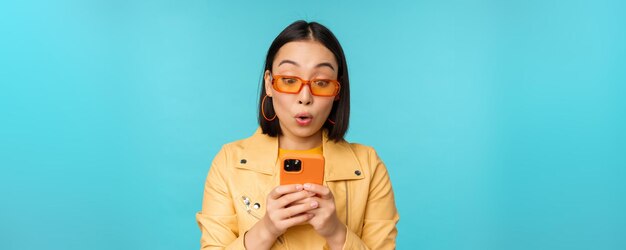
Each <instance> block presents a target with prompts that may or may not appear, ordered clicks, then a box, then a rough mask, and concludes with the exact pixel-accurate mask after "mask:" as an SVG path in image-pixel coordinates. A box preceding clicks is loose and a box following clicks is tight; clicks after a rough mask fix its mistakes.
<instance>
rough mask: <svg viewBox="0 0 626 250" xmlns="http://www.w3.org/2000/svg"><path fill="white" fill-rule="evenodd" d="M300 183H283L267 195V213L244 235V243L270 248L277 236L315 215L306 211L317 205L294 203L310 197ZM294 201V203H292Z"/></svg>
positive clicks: (247, 246) (248, 246)
mask: <svg viewBox="0 0 626 250" xmlns="http://www.w3.org/2000/svg"><path fill="white" fill-rule="evenodd" d="M311 195H312V194H311V193H310V192H307V191H304V190H303V186H302V185H300V184H292V185H282V186H278V187H276V188H274V189H273V190H272V191H271V192H270V193H269V194H268V195H267V202H266V203H265V204H266V209H265V215H264V216H263V218H261V220H260V221H259V222H257V223H256V224H255V225H254V226H253V227H252V228H251V229H250V230H249V231H248V232H247V233H246V235H245V236H244V245H245V246H246V248H252V249H269V248H270V247H271V246H272V245H273V244H274V241H276V238H278V237H279V236H281V235H282V234H284V233H285V231H287V229H288V228H290V227H292V226H294V225H298V224H302V223H306V222H307V221H308V220H309V219H311V218H312V217H313V216H314V215H313V214H311V213H306V212H307V211H310V210H312V209H315V208H316V207H317V206H311V204H310V203H294V202H296V201H299V200H302V199H305V198H308V197H310V196H311ZM292 203H294V204H292Z"/></svg>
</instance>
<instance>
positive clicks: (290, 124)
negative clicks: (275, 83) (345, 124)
mask: <svg viewBox="0 0 626 250" xmlns="http://www.w3.org/2000/svg"><path fill="white" fill-rule="evenodd" d="M270 74H271V75H288V76H297V77H300V78H302V79H304V80H311V79H314V78H317V79H332V80H337V61H336V60H335V56H334V55H333V53H332V52H331V51H330V50H328V49H327V48H326V47H324V45H322V44H321V43H319V42H316V41H308V40H307V41H296V42H289V43H286V44H285V45H283V46H282V47H281V48H280V49H279V50H278V52H277V53H276V56H275V57H274V62H273V64H272V72H269V71H266V72H265V77H264V78H265V91H266V93H267V95H268V96H269V97H272V99H273V105H274V110H275V111H276V115H277V116H278V119H279V123H280V128H281V131H282V132H283V134H284V135H285V136H290V137H291V136H295V137H299V138H307V137H311V136H313V135H315V134H316V133H318V132H320V129H321V128H322V126H323V125H324V122H325V121H326V119H327V118H328V115H329V114H330V111H331V109H332V107H333V101H334V100H335V99H336V98H338V97H323V96H314V95H312V94H311V90H310V87H309V85H305V86H303V87H302V90H301V91H300V93H297V94H288V93H281V92H278V91H276V90H275V89H274V88H273V87H272V82H271V79H272V78H271V76H270Z"/></svg>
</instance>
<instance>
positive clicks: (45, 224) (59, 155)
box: [0, 0, 626, 250]
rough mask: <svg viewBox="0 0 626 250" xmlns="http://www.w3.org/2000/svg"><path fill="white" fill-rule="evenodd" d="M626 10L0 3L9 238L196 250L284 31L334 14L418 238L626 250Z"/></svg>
mask: <svg viewBox="0 0 626 250" xmlns="http://www.w3.org/2000/svg"><path fill="white" fill-rule="evenodd" d="M624 13H626V3H625V2H624V1H602V0H593V1H592V0H588V1H584V0H581V1H550V0H548V1H545V0H541V1H538V0H536V1H479V0H475V1H435V0H433V1H394V2H383V1H372V2H362V1H307V2H301V3H296V2H295V1H273V2H269V1H249V2H245V1H197V0H193V1H111V0H106V1H105V0H102V1H78V0H76V1H70V0H62V1H28V0H25V1H11V0H9V1H2V2H1V3H0V119H1V122H0V167H1V169H0V202H1V204H0V249H6V250H9V249H196V248H198V246H199V237H200V233H199V229H198V227H197V225H196V222H195V217H194V216H195V213H196V212H197V211H198V210H199V209H200V206H201V199H202V191H203V183H204V179H205V177H206V174H207V171H208V169H209V164H210V161H211V160H212V158H213V156H214V155H215V153H216V152H217V151H218V149H219V148H220V146H221V145H222V144H224V143H227V142H230V141H233V140H237V139H241V138H244V137H247V136H249V135H251V134H252V133H253V132H254V130H255V129H256V126H257V123H256V107H257V94H258V90H259V89H258V85H259V80H260V79H261V73H262V66H263V60H264V56H265V53H266V51H267V48H268V47H269V45H270V43H271V41H272V40H273V39H274V37H275V36H276V35H277V34H278V33H279V32H280V31H281V30H282V29H283V28H284V27H286V26H287V25H288V24H290V23H291V22H293V21H295V20H297V19H306V20H309V21H318V22H321V23H322V24H325V25H327V26H328V27H329V28H330V29H331V30H333V32H335V34H336V35H337V37H338V38H339V40H340V42H341V43H342V45H343V47H344V50H345V51H346V55H347V58H348V65H349V70H350V76H351V82H352V97H351V98H352V100H353V101H352V111H353V112H352V116H351V127H350V130H349V133H348V136H347V138H348V139H349V140H350V141H354V142H360V143H364V144H367V145H371V146H374V147H375V148H376V149H377V151H378V152H379V154H380V155H381V157H382V158H383V160H384V161H385V162H386V164H387V166H388V169H389V172H390V175H391V178H392V181H393V187H394V189H395V192H396V196H397V205H398V208H399V211H400V215H401V220H400V223H399V224H398V229H399V236H398V239H397V240H398V247H399V248H400V249H626V237H624V235H626V212H624V211H626V142H625V141H626V132H625V128H626V101H625V98H624V94H625V93H626V87H625V85H626V84H625V83H626V67H625V65H626V25H625V24H626V15H625V14H624Z"/></svg>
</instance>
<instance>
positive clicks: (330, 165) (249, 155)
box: [237, 128, 363, 181]
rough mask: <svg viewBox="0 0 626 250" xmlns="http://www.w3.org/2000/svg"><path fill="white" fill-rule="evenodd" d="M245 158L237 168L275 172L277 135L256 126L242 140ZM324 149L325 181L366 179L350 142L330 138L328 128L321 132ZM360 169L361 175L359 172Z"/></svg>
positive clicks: (276, 166)
mask: <svg viewBox="0 0 626 250" xmlns="http://www.w3.org/2000/svg"><path fill="white" fill-rule="evenodd" d="M242 147H243V153H242V159H241V160H243V159H245V161H240V162H238V163H237V168H241V169H248V170H252V171H256V172H259V173H263V174H267V175H275V174H276V172H277V170H278V167H279V166H278V163H277V160H278V137H270V136H268V135H266V134H263V132H262V130H261V128H257V130H256V132H255V133H254V135H252V136H251V137H249V138H247V139H245V140H243V142H242ZM322 147H323V151H324V161H325V166H324V179H325V181H338V180H356V179H363V175H362V173H363V169H362V167H361V164H360V163H359V161H358V159H357V157H356V155H355V154H354V152H353V151H352V148H351V147H350V144H349V143H347V142H346V141H341V142H334V141H332V140H329V139H328V132H327V131H326V130H325V129H324V130H323V133H322ZM357 173H358V175H357Z"/></svg>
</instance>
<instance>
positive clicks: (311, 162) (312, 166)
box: [280, 153, 324, 185]
mask: <svg viewBox="0 0 626 250" xmlns="http://www.w3.org/2000/svg"><path fill="white" fill-rule="evenodd" d="M287 159H297V160H300V162H301V169H300V171H297V172H291V171H286V170H285V160H287ZM323 182H324V156H321V155H317V154H294V153H289V154H284V155H282V156H281V157H280V185H287V184H304V183H315V184H318V185H323V184H322V183H323Z"/></svg>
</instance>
